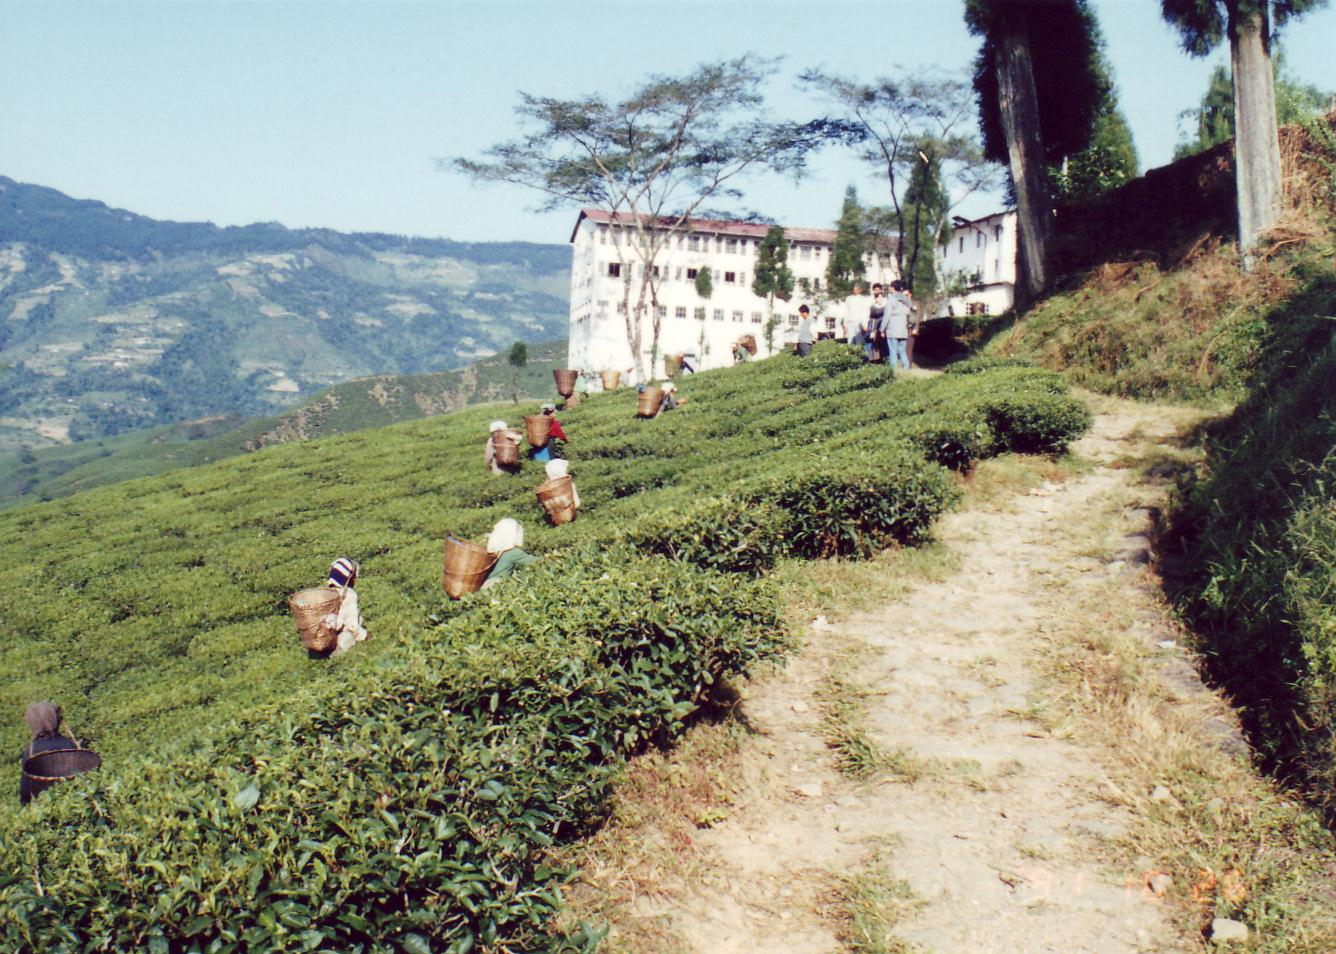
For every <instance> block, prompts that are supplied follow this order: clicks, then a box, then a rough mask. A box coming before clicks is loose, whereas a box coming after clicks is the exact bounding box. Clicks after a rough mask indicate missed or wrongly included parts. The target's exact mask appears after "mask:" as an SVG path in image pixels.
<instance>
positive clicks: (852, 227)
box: [826, 186, 868, 298]
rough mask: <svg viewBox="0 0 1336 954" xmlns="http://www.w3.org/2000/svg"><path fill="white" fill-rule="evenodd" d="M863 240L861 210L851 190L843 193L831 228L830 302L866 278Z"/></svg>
mask: <svg viewBox="0 0 1336 954" xmlns="http://www.w3.org/2000/svg"><path fill="white" fill-rule="evenodd" d="M867 247H868V243H867V237H866V233H865V232H864V229H863V208H862V206H860V205H859V204H858V193H857V191H855V190H854V187H853V186H849V187H848V188H847V189H845V190H844V205H843V206H842V207H841V208H840V220H839V222H838V223H837V224H836V226H835V241H834V242H833V243H831V248H830V260H829V261H828V262H827V263H826V284H827V286H828V287H829V289H830V295H831V297H832V298H843V297H845V296H846V295H848V294H849V293H850V292H851V291H853V287H854V285H855V284H863V280H864V276H865V275H866V274H867V263H866V261H865V259H864V256H865V255H867Z"/></svg>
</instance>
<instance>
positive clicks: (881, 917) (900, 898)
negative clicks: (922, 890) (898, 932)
mask: <svg viewBox="0 0 1336 954" xmlns="http://www.w3.org/2000/svg"><path fill="white" fill-rule="evenodd" d="M920 904H921V902H920V901H919V899H918V898H916V897H915V895H914V892H913V889H911V888H910V886H909V882H907V881H904V880H903V879H900V878H896V877H895V875H894V874H893V873H892V871H891V869H890V867H889V865H888V864H887V862H886V860H885V859H884V857H883V855H882V853H881V852H880V851H877V852H874V853H873V854H872V855H871V856H870V857H869V858H867V859H865V860H864V861H863V863H862V864H861V865H860V866H859V868H858V869H857V870H856V871H854V872H853V873H852V874H837V875H833V876H832V878H831V887H830V891H829V909H830V912H831V913H832V914H833V915H834V917H835V919H836V923H837V925H838V936H839V939H840V941H841V942H842V943H843V944H844V945H846V949H847V950H848V951H849V952H850V954H916V952H922V951H923V950H924V949H923V948H922V947H921V946H920V945H918V944H911V943H910V942H908V941H905V940H903V939H901V938H897V937H896V936H895V928H896V926H897V925H898V924H899V923H900V922H901V921H903V920H904V919H905V917H906V916H907V915H909V914H911V913H912V912H913V911H914V910H915V909H916V908H917V907H919V906H920Z"/></svg>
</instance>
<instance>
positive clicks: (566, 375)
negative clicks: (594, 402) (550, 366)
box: [552, 368, 580, 398]
mask: <svg viewBox="0 0 1336 954" xmlns="http://www.w3.org/2000/svg"><path fill="white" fill-rule="evenodd" d="M552 377H553V378H555V379H556V382H557V393H558V394H560V395H561V396H562V397H564V398H568V397H570V396H571V395H572V394H574V393H575V382H576V381H577V380H578V379H579V377H580V372H579V371H571V370H569V369H567V368H557V369H555V370H553V372H552Z"/></svg>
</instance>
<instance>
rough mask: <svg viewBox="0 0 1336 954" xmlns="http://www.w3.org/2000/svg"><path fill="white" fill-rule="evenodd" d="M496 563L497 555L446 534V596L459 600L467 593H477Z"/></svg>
mask: <svg viewBox="0 0 1336 954" xmlns="http://www.w3.org/2000/svg"><path fill="white" fill-rule="evenodd" d="M495 563H496V555H495V554H492V553H488V552H487V548H486V547H480V546H478V545H477V544H476V543H470V542H469V541H467V540H461V539H459V537H456V536H455V535H454V534H446V536H445V594H446V595H447V596H449V597H450V599H452V600H457V599H459V598H460V597H461V596H463V595H464V594H465V593H476V592H477V591H478V590H480V589H482V584H483V583H484V581H486V579H487V574H488V573H490V572H492V565H493V564H495Z"/></svg>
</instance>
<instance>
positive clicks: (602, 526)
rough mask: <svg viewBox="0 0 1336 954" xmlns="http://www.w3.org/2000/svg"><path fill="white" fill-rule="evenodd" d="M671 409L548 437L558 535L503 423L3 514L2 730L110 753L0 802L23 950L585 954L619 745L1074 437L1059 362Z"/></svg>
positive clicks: (830, 350)
mask: <svg viewBox="0 0 1336 954" xmlns="http://www.w3.org/2000/svg"><path fill="white" fill-rule="evenodd" d="M681 390H682V393H683V394H684V395H686V396H688V397H689V398H690V402H689V403H688V404H687V405H685V406H683V407H682V408H680V409H678V410H675V411H672V412H669V413H665V414H662V415H660V416H659V417H658V418H655V419H653V420H637V419H635V418H634V416H633V415H634V403H635V395H634V392H630V391H622V392H615V393H610V394H602V395H593V396H591V397H590V398H589V399H588V400H586V401H585V402H583V404H582V405H581V406H580V407H579V408H577V409H574V410H572V411H569V412H565V413H563V414H561V418H562V421H563V424H564V425H565V427H566V429H567V431H568V433H570V434H571V437H572V440H571V442H570V443H569V444H568V445H567V446H566V448H565V451H566V455H567V456H568V457H569V458H570V460H571V470H572V474H573V475H574V477H575V479H576V482H577V485H578V486H579V489H580V495H581V498H582V501H583V508H582V510H581V515H580V517H579V519H578V520H576V521H575V522H574V523H572V524H569V525H566V526H562V527H551V526H548V525H547V524H546V523H545V522H544V521H543V520H542V509H541V505H540V504H539V503H538V501H537V500H536V498H535V496H534V488H535V487H536V486H537V485H538V483H540V482H541V481H542V479H543V475H542V472H541V469H540V468H538V467H537V465H534V464H532V463H525V464H524V465H523V467H522V472H521V474H520V475H519V476H514V477H510V476H506V477H493V476H492V475H491V474H490V473H488V472H487V471H486V470H485V469H484V468H483V466H482V444H483V441H484V440H485V435H486V425H487V422H488V421H489V420H490V419H492V418H494V417H497V416H502V415H504V414H508V413H513V412H512V411H509V410H507V411H500V410H498V409H497V408H486V409H480V410H477V411H466V412H462V413H459V414H452V415H448V416H446V417H442V418H435V419H429V420H424V421H419V422H414V423H411V424H406V425H400V426H395V427H391V428H386V429H384V430H381V431H375V432H359V433H355V434H350V435H345V436H343V437H339V438H332V439H327V440H322V441H315V442H311V443H308V444H302V445H291V446H287V447H281V448H275V449H272V450H267V451H264V452H261V453H258V454H255V455H253V456H251V457H248V458H246V459H243V460H238V461H228V462H223V463H220V464H217V465H211V466H207V467H203V468H198V469H193V470H184V471H178V472H173V473H171V474H167V475H164V476H162V477H158V478H154V479H150V480H143V481H135V482H131V483H126V484H122V485H117V486H114V487H107V488H102V489H99V490H96V491H93V492H90V493H86V494H82V495H79V496H75V497H70V498H67V499H64V500H61V501H58V502H53V503H51V504H45V505H40V506H35V507H31V508H26V509H23V510H16V511H11V512H7V513H4V514H0V546H3V547H4V548H5V550H6V552H9V553H12V554H21V555H23V557H22V559H21V560H20V561H19V562H18V563H16V564H15V565H13V566H11V567H10V569H9V571H8V572H7V575H6V581H5V587H4V588H3V589H2V590H0V600H3V606H0V620H3V626H4V627H5V631H6V632H5V636H6V638H5V639H4V640H3V642H0V706H7V707H8V708H9V709H10V711H18V710H20V709H21V707H22V705H23V704H24V703H26V702H27V701H29V700H31V699H35V698H55V699H57V700H59V701H60V702H62V703H63V704H64V705H65V708H66V711H67V713H68V714H69V716H70V718H71V720H72V721H73V723H74V726H75V728H76V730H78V731H79V732H80V733H81V734H82V735H84V736H85V737H86V738H88V739H89V740H90V741H91V742H93V743H94V744H95V746H96V747H97V748H98V749H99V750H100V751H101V752H102V753H103V755H104V757H105V760H106V762H105V767H104V768H103V770H102V771H100V772H99V773H96V774H95V775H94V776H92V777H89V778H84V779H80V780H78V781H75V782H71V783H67V784H65V785H63V786H61V787H59V788H58V789H57V790H55V791H52V792H49V793H47V794H45V795H43V796H42V797H41V798H40V799H39V800H38V801H37V802H36V803H35V804H34V806H33V807H32V808H31V809H29V810H27V811H23V812H19V811H17V810H15V809H14V808H12V807H10V806H3V807H0V947H3V949H5V950H15V951H43V952H46V951H69V952H90V951H122V950H141V949H142V950H149V951H166V952H173V954H176V952H180V954H188V952H193V951H199V952H201V954H204V952H225V951H242V950H246V951H255V952H268V951H331V952H333V951H339V952H344V951H348V952H371V951H377V952H379V951H386V952H388V951H408V952H412V954H420V952H421V951H427V950H431V951H436V952H438V954H440V952H462V951H466V950H470V949H489V948H490V949H495V950H501V949H507V950H516V951H519V950H540V949H541V950H578V949H583V948H586V947H588V946H589V945H590V944H592V943H593V941H592V939H591V938H590V937H586V936H583V935H578V936H573V937H570V938H555V937H551V936H549V927H548V926H549V924H550V923H551V918H552V915H553V913H554V912H555V910H556V909H557V907H558V904H559V891H558V885H559V883H560V881H561V879H562V877H563V873H562V872H558V871H552V870H550V869H549V868H548V867H545V865H544V862H543V857H544V852H545V851H546V849H547V848H548V846H549V845H551V844H552V843H554V842H560V841H562V840H567V839H571V838H575V837H579V835H580V834H581V833H582V831H584V830H585V829H586V828H587V826H589V825H591V824H594V823H596V822H597V819H598V818H599V816H600V813H601V812H602V811H603V810H604V804H605V796H606V791H607V786H608V784H609V780H610V778H611V777H612V774H613V773H614V771H615V769H616V767H617V765H618V763H619V761H620V760H621V759H622V758H624V757H625V755H626V754H627V753H629V752H633V751H635V750H637V749H639V748H641V747H643V746H644V745H647V744H661V743H665V742H667V741H669V740H670V739H671V738H672V737H673V735H674V734H675V733H677V732H678V731H680V729H681V727H682V725H683V722H684V720H685V719H687V718H689V717H690V715H691V713H692V712H694V711H695V710H696V708H697V707H698V706H699V705H700V703H701V700H702V698H703V696H704V695H705V694H706V693H707V692H708V688H709V686H710V685H711V683H712V682H714V681H716V680H718V679H720V678H727V677H729V676H735V675H737V674H740V673H745V672H747V671H748V670H749V668H750V667H752V666H753V665H755V664H756V663H757V662H759V661H761V660H764V659H766V658H769V657H771V656H773V655H775V654H776V653H778V652H780V651H781V650H782V648H783V646H784V644H785V639H786V637H785V634H784V633H783V631H782V628H781V626H780V623H779V619H778V614H777V609H776V601H775V595H774V593H773V592H772V590H771V588H770V585H769V584H768V583H767V581H766V580H765V579H763V577H764V575H765V574H766V572H767V571H768V570H769V568H770V567H772V566H773V564H774V561H775V560H776V559H778V558H779V557H781V556H785V555H799V556H808V557H816V556H828V555H841V556H854V557H857V556H865V555H867V554H870V553H872V552H875V551H876V550H877V549H879V548H881V547H884V546H886V545H888V544H890V543H893V542H899V543H903V544H911V545H912V544H913V543H916V542H918V541H920V540H922V539H923V538H924V537H925V536H926V535H927V534H928V533H929V532H930V528H931V525H932V521H933V520H934V519H935V518H936V516H937V515H938V514H939V513H940V512H941V511H942V510H943V509H945V508H946V507H948V506H950V505H951V502H952V501H953V499H954V496H955V489H954V482H953V481H952V479H951V477H950V474H949V473H948V471H947V470H946V469H944V467H943V466H942V465H943V464H945V465H948V466H950V467H952V468H955V469H958V470H964V469H967V468H968V467H969V466H970V465H971V464H972V462H973V461H975V460H977V459H979V458H980V457H983V456H987V455H989V454H993V453H998V452H1001V451H1002V450H1005V449H1007V448H1026V449H1040V450H1043V451H1045V452H1051V451H1054V450H1057V449H1060V448H1061V447H1062V446H1065V444H1066V442H1067V441H1069V440H1070V439H1071V438H1072V437H1074V436H1075V435H1076V434H1077V433H1079V431H1080V430H1081V428H1082V427H1083V426H1084V422H1085V421H1086V420H1087V418H1086V417H1085V416H1084V415H1083V409H1082V408H1081V406H1080V404H1079V402H1076V401H1074V400H1073V399H1072V398H1070V397H1069V396H1067V395H1066V394H1065V392H1064V391H1063V389H1062V386H1061V382H1060V379H1056V378H1054V377H1053V376H1051V375H1049V374H1047V373H1046V372H1038V371H1034V370H1032V369H1024V368H1014V367H1006V368H998V369H980V370H977V371H976V372H975V373H971V374H945V375H940V376H936V377H933V378H931V379H918V380H906V379H897V378H894V377H893V376H892V375H890V374H889V373H888V372H886V371H885V370H883V369H869V368H866V367H864V366H863V365H862V363H861V360H860V358H859V356H858V354H857V353H856V352H855V351H854V350H853V349H848V348H842V347H839V346H835V345H830V344H825V345H822V346H820V347H818V348H817V349H816V350H815V352H814V353H813V355H812V356H811V357H810V358H809V359H797V358H793V357H789V356H784V357H777V358H775V359H772V360H767V361H758V362H755V363H753V364H750V365H747V366H744V367H739V368H735V369H729V370H724V371H718V372H710V373H707V374H700V375H693V376H688V377H687V378H686V379H685V380H683V381H682V382H681ZM521 410H527V409H521ZM507 516H518V517H519V518H520V519H521V520H522V521H523V522H524V524H525V526H526V529H527V536H528V539H527V541H526V548H528V549H530V550H532V551H533V552H535V553H538V554H540V555H546V558H545V559H543V560H541V561H540V563H539V564H538V565H537V566H535V567H531V568H528V569H527V570H526V571H524V572H523V573H522V574H521V575H518V576H517V577H516V578H515V579H513V580H511V581H508V582H506V583H505V584H503V585H502V586H500V587H497V588H494V589H490V590H488V591H486V592H485V593H481V594H477V595H475V596H472V597H468V598H466V599H464V600H462V601H460V602H457V603H456V602H451V601H448V600H446V599H445V598H444V595H443V594H442V592H441V589H440V575H441V540H442V537H443V536H444V534H445V533H446V532H447V531H449V532H453V533H456V534H462V535H464V536H467V537H471V538H473V539H481V538H482V537H483V536H484V535H485V534H486V532H487V530H488V529H489V528H490V527H491V526H492V524H493V523H495V521H496V520H498V519H500V518H501V517H507ZM340 553H343V554H348V555H351V556H354V557H357V558H358V559H359V560H361V562H362V581H361V582H360V583H359V587H358V589H359V593H360V595H361V602H362V608H363V612H364V613H365V615H366V617H367V622H368V624H369V627H370V629H371V632H372V637H373V638H372V640H371V641H370V642H368V643H366V644H364V645H363V646H361V647H359V648H358V650H357V651H356V652H355V653H352V654H350V655H349V656H347V657H345V658H342V659H338V660H333V661H327V662H321V661H314V660H309V659H307V658H306V657H305V654H303V653H301V652H300V650H299V649H298V647H297V642H296V639H295V636H294V634H293V632H292V629H291V622H290V620H289V619H288V618H287V614H286V605H285V600H286V597H287V594H288V593H289V592H291V591H292V590H294V589H297V588H299V587H301V586H304V585H310V584H312V583H316V582H319V581H320V580H321V579H323V574H324V571H325V569H326V567H327V566H328V564H329V561H330V560H331V559H332V558H333V557H334V556H336V555H338V554H340ZM22 741H23V740H22V739H21V738H19V737H18V736H17V733H16V736H15V739H14V746H13V747H14V749H15V751H17V749H18V747H19V745H20V744H21V742H22ZM15 768H16V767H15V766H14V765H13V764H12V763H0V785H4V784H8V785H11V786H14V785H16V784H17V778H16V772H15Z"/></svg>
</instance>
